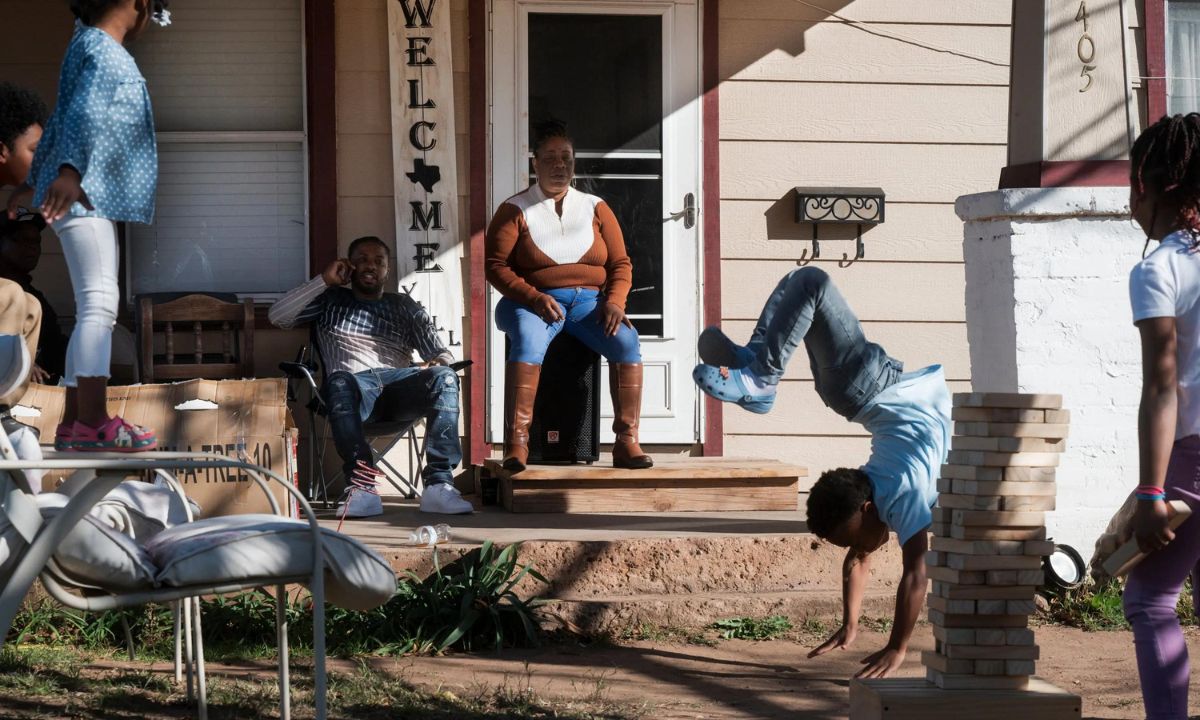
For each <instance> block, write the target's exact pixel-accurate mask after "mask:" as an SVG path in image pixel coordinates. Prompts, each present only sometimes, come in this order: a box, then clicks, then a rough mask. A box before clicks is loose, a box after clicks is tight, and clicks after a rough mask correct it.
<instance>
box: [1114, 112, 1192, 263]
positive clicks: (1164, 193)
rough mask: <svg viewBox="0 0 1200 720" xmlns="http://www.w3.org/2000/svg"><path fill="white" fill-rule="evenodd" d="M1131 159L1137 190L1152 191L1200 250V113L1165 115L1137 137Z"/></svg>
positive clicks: (1132, 180)
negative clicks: (1171, 212)
mask: <svg viewBox="0 0 1200 720" xmlns="http://www.w3.org/2000/svg"><path fill="white" fill-rule="evenodd" d="M1129 156H1130V178H1129V180H1130V183H1131V184H1132V185H1133V189H1134V191H1135V192H1136V193H1137V194H1138V195H1145V194H1146V193H1147V191H1151V192H1153V193H1154V194H1155V195H1156V196H1157V197H1158V198H1159V202H1161V203H1162V204H1163V206H1165V208H1167V209H1169V210H1172V211H1174V213H1175V218H1173V219H1174V220H1175V224H1176V225H1177V226H1178V228H1179V229H1181V230H1187V231H1188V232H1190V233H1191V235H1192V248H1193V249H1196V248H1197V247H1200V113H1194V112H1192V113H1188V114H1186V115H1169V116H1164V117H1163V118H1162V119H1161V120H1159V121H1158V122H1156V123H1154V124H1153V125H1151V126H1150V127H1148V128H1146V130H1145V131H1143V132H1142V134H1141V135H1139V136H1138V138H1137V140H1136V141H1134V143H1133V148H1132V149H1131V150H1130V153H1129Z"/></svg>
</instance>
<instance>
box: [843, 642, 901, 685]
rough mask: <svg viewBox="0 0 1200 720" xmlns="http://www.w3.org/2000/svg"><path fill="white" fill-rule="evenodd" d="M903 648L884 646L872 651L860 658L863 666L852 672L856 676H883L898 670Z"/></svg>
mask: <svg viewBox="0 0 1200 720" xmlns="http://www.w3.org/2000/svg"><path fill="white" fill-rule="evenodd" d="M906 654H907V652H906V651H904V650H898V649H896V648H892V647H885V648H884V649H882V650H880V651H879V652H876V653H872V654H870V655H868V656H866V657H865V658H863V659H862V662H863V665H865V666H866V667H864V668H863V669H862V670H859V671H858V672H857V673H855V674H854V677H856V678H885V677H887V676H888V675H891V674H892V673H893V672H895V671H896V670H898V669H899V668H900V666H901V665H903V664H904V656H905V655H906Z"/></svg>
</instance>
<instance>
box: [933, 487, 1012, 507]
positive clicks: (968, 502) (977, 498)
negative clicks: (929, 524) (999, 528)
mask: <svg viewBox="0 0 1200 720" xmlns="http://www.w3.org/2000/svg"><path fill="white" fill-rule="evenodd" d="M939 482H941V481H939ZM1003 502H1004V498H1003V497H1002V496H999V495H955V494H953V493H941V494H939V495H938V507H943V508H950V509H951V510H1000V509H1002V507H1001V505H1002V504H1003Z"/></svg>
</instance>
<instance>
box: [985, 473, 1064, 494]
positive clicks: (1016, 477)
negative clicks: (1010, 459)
mask: <svg viewBox="0 0 1200 720" xmlns="http://www.w3.org/2000/svg"><path fill="white" fill-rule="evenodd" d="M1054 474H1055V470H1054V468H1044V467H1010V468H1004V478H1003V479H1004V482H1018V483H1022V482H1023V483H1029V482H1043V483H1052V482H1054ZM998 494H1001V495H1007V494H1010V493H998ZM1011 494H1013V495H1015V494H1017V493H1011Z"/></svg>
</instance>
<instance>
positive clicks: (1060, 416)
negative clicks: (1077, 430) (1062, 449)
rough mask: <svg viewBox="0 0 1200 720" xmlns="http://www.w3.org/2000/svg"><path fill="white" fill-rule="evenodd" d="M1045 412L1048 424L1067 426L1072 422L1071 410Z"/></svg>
mask: <svg viewBox="0 0 1200 720" xmlns="http://www.w3.org/2000/svg"><path fill="white" fill-rule="evenodd" d="M1045 412H1046V422H1048V423H1052V424H1057V425H1066V424H1068V423H1070V422H1071V411H1070V410H1046V411H1045Z"/></svg>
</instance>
